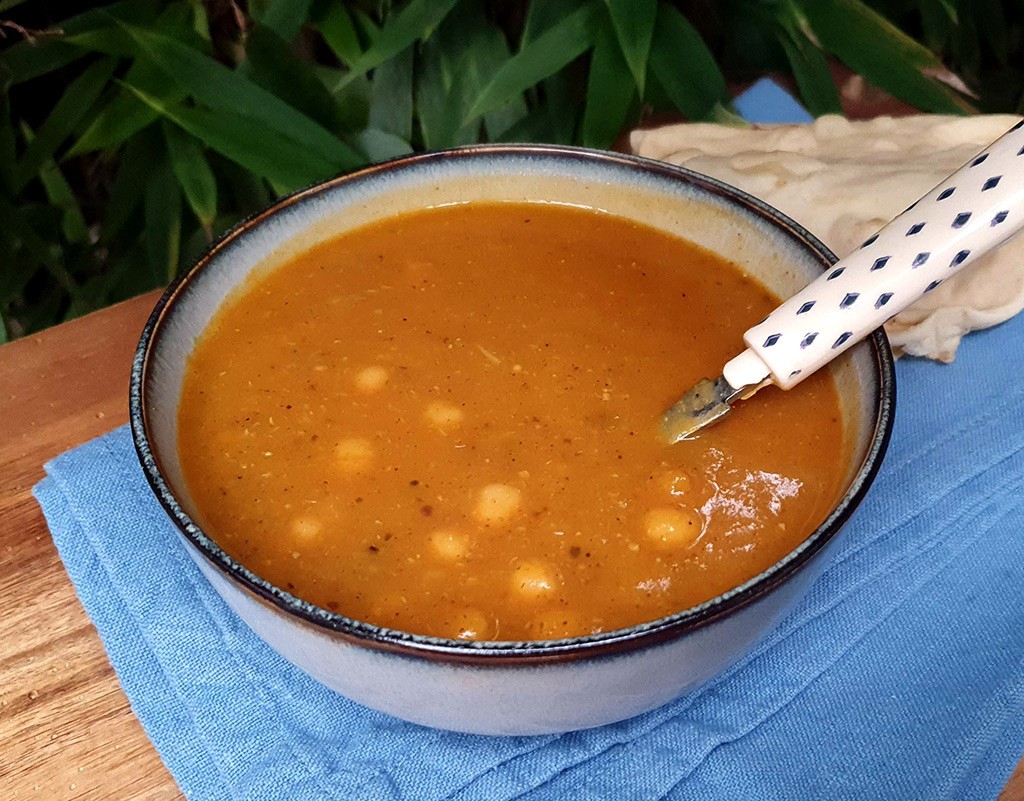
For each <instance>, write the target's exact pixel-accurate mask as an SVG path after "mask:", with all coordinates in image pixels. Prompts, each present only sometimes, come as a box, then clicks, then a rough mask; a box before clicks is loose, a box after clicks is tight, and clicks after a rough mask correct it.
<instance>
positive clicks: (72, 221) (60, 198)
mask: <svg viewBox="0 0 1024 801" xmlns="http://www.w3.org/2000/svg"><path fill="white" fill-rule="evenodd" d="M39 180H40V183H42V185H43V191H44V192H45V193H46V198H47V200H49V201H50V204H51V205H52V206H53V207H54V208H57V209H60V210H61V212H62V213H63V219H62V221H61V230H62V231H63V233H64V238H65V239H67V240H68V242H73V243H75V244H79V245H81V244H84V243H85V242H86V241H88V239H89V229H88V228H87V227H86V224H85V217H84V216H82V210H81V209H80V208H79V207H78V201H77V200H76V199H75V195H74V193H73V192H72V191H71V187H70V186H69V185H68V182H67V180H66V179H65V178H64V174H63V173H62V172H61V171H60V168H59V167H58V166H57V165H56V164H55V163H54V162H53V161H52V160H51V161H47V162H46V164H44V165H43V167H42V169H41V170H40V171H39Z"/></svg>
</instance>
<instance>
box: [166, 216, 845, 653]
mask: <svg viewBox="0 0 1024 801" xmlns="http://www.w3.org/2000/svg"><path fill="white" fill-rule="evenodd" d="M777 302H778V299H777V298H775V297H774V296H773V295H772V294H770V293H769V292H768V291H767V290H765V288H764V287H762V286H761V285H760V284H758V283H757V282H755V281H754V280H752V279H751V278H749V277H747V276H745V275H744V274H743V273H742V272H741V271H740V270H739V269H738V268H737V267H736V266H734V265H732V264H729V263H727V262H725V261H723V260H722V259H721V258H719V257H717V256H715V255H713V254H711V253H709V252H707V251H705V250H702V249H700V248H698V247H696V246H694V245H693V244H690V243H688V242H685V241H683V240H681V239H678V238H675V237H672V236H670V235H667V234H665V233H662V232H659V231H656V230H654V229H651V228H648V227H645V226H643V225H639V224H637V223H635V222H632V221H629V220H625V219H621V218H617V217H613V216H610V215H608V214H602V213H599V212H594V211H586V210H581V209H576V208H570V207H562V206H553V205H542V204H520V203H507V204H474V205H458V206H449V207H444V208H436V209H430V210H426V211H422V212H416V213H411V214H407V215H404V216H401V217H398V218H396V219H391V220H387V221H385V222H381V223H377V224H373V225H369V226H366V227H363V228H360V229H358V230H355V231H351V232H348V233H345V234H344V235H342V236H339V237H338V238H337V239H335V240H333V241H330V242H328V243H326V244H323V245H319V246H317V247H314V248H312V249H311V250H309V251H308V252H306V253H304V254H302V255H301V256H299V257H297V258H295V259H294V260H292V261H290V262H289V263H287V264H286V265H284V266H283V267H281V268H279V269H276V270H274V271H273V272H271V273H269V274H267V275H264V276H262V277H259V278H257V279H254V280H253V281H252V282H250V283H249V284H248V285H247V286H246V287H244V289H243V290H242V291H241V292H239V293H237V295H236V297H234V298H233V299H232V300H231V301H230V302H229V303H227V304H226V305H225V307H224V308H223V309H222V310H221V311H220V312H219V313H218V314H217V316H216V317H215V319H214V320H213V322H212V323H211V325H210V326H209V328H208V329H207V330H206V331H205V333H204V334H203V335H202V337H201V338H200V339H199V341H198V343H197V345H196V348H195V352H194V354H193V356H192V357H191V360H190V362H189V366H188V371H187V375H186V379H185V384H184V388H183V391H182V399H181V406H180V409H181V411H180V418H179V446H180V453H181V458H182V463H183V468H184V473H185V478H186V481H187V483H188V487H189V490H190V492H191V494H192V497H193V499H194V501H195V504H196V506H197V508H198V510H199V517H200V522H201V523H202V525H203V526H204V528H205V529H206V531H207V533H209V534H210V535H211V536H212V537H213V538H214V539H215V540H216V541H217V542H218V543H219V544H220V545H221V546H222V547H223V548H224V549H225V550H226V551H227V552H228V553H229V554H231V555H232V556H233V557H235V558H236V559H237V560H239V561H240V562H242V563H243V564H245V565H246V566H247V567H249V568H251V569H252V570H253V571H254V572H256V573H257V574H259V575H261V576H263V577H264V578H266V579H267V580H268V581H270V582H273V583H274V584H276V585H278V586H280V587H282V588H285V589H287V590H288V591H289V592H291V593H293V594H294V595H296V596H299V597H301V598H304V599H306V600H308V601H311V602H313V603H315V604H317V605H319V606H322V607H324V608H326V609H329V610H333V611H336V612H339V613H342V614H344V615H347V616H349V617H352V618H356V619H358V620H364V621H369V622H371V623H376V624H379V625H382V626H387V627H390V628H397V629H401V630H404V631H410V632H417V633H421V634H430V635H437V636H443V637H453V638H474V639H489V640H496V639H497V640H520V639H548V638H555V637H566V636H576V635H581V634H586V633H591V632H600V631H607V630H612V629H618V628H622V627H625V626H629V625H633V624H636V623H641V622H644V621H650V620H654V619H657V618H659V617H663V616H665V615H668V614H670V613H673V612H676V611H680V610H682V609H686V608H688V607H690V606H693V605H694V604H697V603H700V602H701V601H705V600H707V599H709V598H712V597H713V596H715V595H718V594H720V593H722V592H723V591H725V590H728V589H730V588H732V587H735V586H737V585H739V584H741V583H742V582H744V581H746V580H747V579H750V578H752V577H753V576H755V575H756V574H758V573H759V572H761V571H763V570H764V569H766V568H767V567H769V566H770V565H771V564H773V563H774V562H776V561H777V560H778V559H780V558H781V557H782V556H783V555H785V554H786V553H787V552H789V551H790V550H792V549H793V548H794V547H795V546H796V545H797V544H798V543H799V542H800V541H801V540H803V539H804V538H805V537H806V536H807V535H808V534H809V533H810V532H811V531H812V530H813V528H814V527H816V526H817V525H818V524H819V523H820V522H821V521H822V520H823V519H824V517H825V516H826V514H827V513H828V510H829V509H830V508H831V507H832V506H833V505H834V503H835V501H836V500H837V496H838V492H839V489H840V487H839V482H840V477H841V471H842V465H843V464H844V461H845V460H844V453H843V452H842V448H843V446H842V423H841V420H840V412H839V403H838V397H837V395H836V390H835V386H834V383H833V380H832V378H831V377H830V376H829V374H828V371H822V372H821V373H819V374H818V375H816V376H813V377H811V378H809V379H808V380H807V381H805V382H804V383H803V384H801V385H800V386H799V387H798V388H797V389H795V390H793V391H790V392H785V393H784V392H780V391H778V390H774V389H768V390H765V391H763V392H762V393H760V394H759V395H758V396H757V398H756V399H753V400H751V401H749V402H747V403H745V404H744V405H743V406H742V408H741V409H739V410H738V411H737V412H735V413H734V414H732V415H731V416H730V417H729V418H728V419H726V420H725V421H724V422H723V423H721V424H720V425H718V426H716V427H714V428H712V429H710V430H708V431H707V432H705V433H703V434H702V435H701V436H700V437H699V438H698V439H696V440H693V441H688V442H682V443H679V444H677V445H674V446H671V447H669V446H666V445H664V444H663V443H662V442H660V441H659V440H658V437H657V424H658V421H659V418H660V415H661V413H662V411H663V410H664V409H665V408H666V407H668V406H669V405H670V404H671V403H672V402H673V401H675V400H676V398H677V397H678V396H679V395H680V394H681V393H682V392H683V391H685V390H686V389H687V388H689V387H690V386H691V385H692V384H693V383H694V382H695V381H696V380H698V379H699V378H701V377H703V376H715V375H718V374H719V373H720V372H721V368H722V366H723V365H724V363H725V362H726V361H727V360H728V359H729V358H731V357H732V356H734V355H735V354H736V353H737V352H738V351H739V350H740V349H741V348H742V340H741V334H742V332H743V331H744V330H745V329H746V328H748V327H749V326H750V325H752V324H754V323H756V322H757V321H758V320H760V319H761V318H763V317H764V316H765V315H766V314H767V313H768V312H769V311H770V310H771V309H772V308H773V307H774V306H775V305H776V304H777Z"/></svg>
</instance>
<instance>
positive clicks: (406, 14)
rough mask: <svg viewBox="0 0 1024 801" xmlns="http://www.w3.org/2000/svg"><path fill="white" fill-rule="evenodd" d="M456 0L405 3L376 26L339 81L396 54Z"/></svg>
mask: <svg viewBox="0 0 1024 801" xmlns="http://www.w3.org/2000/svg"><path fill="white" fill-rule="evenodd" d="M457 2H458V0H432V2H416V3H407V4H406V5H405V7H404V8H403V9H402V10H401V11H399V12H398V13H397V14H395V15H394V16H393V17H391V19H389V20H388V22H387V24H386V25H385V26H384V27H383V28H381V29H380V33H378V34H377V35H376V36H375V37H374V39H373V42H372V43H371V44H370V46H369V48H367V50H366V51H365V52H364V53H363V54H362V55H360V56H359V58H357V59H356V60H355V61H353V62H352V63H351V64H349V72H348V73H347V74H346V75H345V77H344V78H343V79H342V80H343V82H348V81H351V80H352V79H354V78H356V77H358V76H360V75H363V74H364V73H366V72H369V71H370V70H372V69H373V68H374V67H376V66H378V65H380V64H383V63H384V62H385V61H387V60H388V59H390V58H393V57H394V56H397V55H398V54H399V53H401V52H402V51H403V50H405V49H406V48H407V47H409V45H411V44H412V43H413V42H415V41H417V40H419V39H425V38H426V37H427V36H429V35H430V33H431V32H432V31H433V30H434V29H435V28H436V27H437V26H438V24H440V22H441V20H443V19H444V18H445V16H447V14H448V12H449V11H451V10H452V8H453V7H454V6H455V4H456V3H457Z"/></svg>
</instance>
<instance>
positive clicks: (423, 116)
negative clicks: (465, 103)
mask: <svg viewBox="0 0 1024 801" xmlns="http://www.w3.org/2000/svg"><path fill="white" fill-rule="evenodd" d="M449 80H450V78H449V76H446V75H445V70H444V65H443V62H442V55H441V44H440V42H439V41H438V40H437V39H436V37H431V38H430V39H428V40H427V41H426V42H424V43H423V46H422V48H421V52H420V59H419V64H418V67H417V70H416V88H415V92H416V118H417V120H418V122H419V130H420V136H421V137H422V140H423V147H425V148H427V149H428V150H437V149H439V148H443V147H449V146H451V145H452V144H453V142H452V140H453V139H454V137H455V130H456V129H457V128H458V124H459V111H460V109H459V108H458V106H457V103H458V100H459V98H458V97H456V96H455V95H454V94H453V93H452V91H451V86H450V83H449Z"/></svg>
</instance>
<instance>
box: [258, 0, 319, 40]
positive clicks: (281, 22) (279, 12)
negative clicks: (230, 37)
mask: <svg viewBox="0 0 1024 801" xmlns="http://www.w3.org/2000/svg"><path fill="white" fill-rule="evenodd" d="M312 5H313V0H258V2H257V1H256V0H251V2H250V3H249V12H250V13H251V14H252V16H253V19H255V20H256V21H257V22H258V23H260V25H263V26H265V27H267V28H269V29H270V30H272V31H274V33H276V34H277V35H278V36H280V37H281V38H282V39H283V40H284V41H286V42H290V41H291V40H292V39H294V38H295V36H296V34H298V32H299V28H301V27H302V23H304V22H305V21H306V19H307V18H308V17H309V9H310V6H312Z"/></svg>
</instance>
